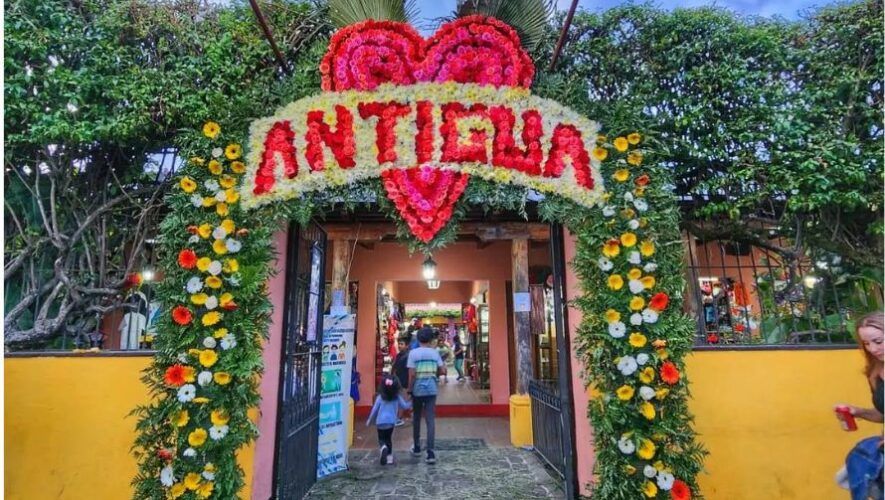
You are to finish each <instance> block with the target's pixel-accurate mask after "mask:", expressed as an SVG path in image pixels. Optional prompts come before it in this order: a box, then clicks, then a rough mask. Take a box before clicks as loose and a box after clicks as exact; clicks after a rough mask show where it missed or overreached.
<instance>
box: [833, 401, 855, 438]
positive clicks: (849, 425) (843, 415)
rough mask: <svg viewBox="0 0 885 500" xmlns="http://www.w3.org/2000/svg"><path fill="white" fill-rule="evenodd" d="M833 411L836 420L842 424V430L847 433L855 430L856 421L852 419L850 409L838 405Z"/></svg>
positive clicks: (852, 415)
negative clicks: (834, 411)
mask: <svg viewBox="0 0 885 500" xmlns="http://www.w3.org/2000/svg"><path fill="white" fill-rule="evenodd" d="M835 410H836V418H838V419H839V422H840V423H841V424H842V430H844V431H848V432H851V431H856V430H857V421H856V420H855V419H854V414H853V413H852V412H851V407H849V406H846V405H838V406H836V408H835Z"/></svg>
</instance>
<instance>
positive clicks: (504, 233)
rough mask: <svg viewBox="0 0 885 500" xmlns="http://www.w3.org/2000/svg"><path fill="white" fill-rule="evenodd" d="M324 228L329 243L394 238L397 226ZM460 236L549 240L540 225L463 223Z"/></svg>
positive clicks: (337, 225) (335, 225)
mask: <svg viewBox="0 0 885 500" xmlns="http://www.w3.org/2000/svg"><path fill="white" fill-rule="evenodd" d="M323 229H325V230H326V235H327V238H328V239H329V241H337V240H350V241H353V240H358V241H381V240H383V239H384V238H389V237H393V236H396V225H394V224H393V223H390V222H374V223H363V224H351V223H337V222H336V223H330V224H324V225H323ZM458 234H459V235H461V236H476V237H477V238H478V239H479V240H480V241H483V242H488V241H501V240H512V239H516V238H523V239H530V240H537V241H548V240H550V226H548V225H547V224H543V223H540V222H465V223H463V224H461V225H460V227H459V228H458Z"/></svg>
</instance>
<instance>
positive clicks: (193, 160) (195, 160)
mask: <svg viewBox="0 0 885 500" xmlns="http://www.w3.org/2000/svg"><path fill="white" fill-rule="evenodd" d="M190 162H191V163H193V164H194V165H202V164H204V163H206V160H204V159H202V158H200V157H199V156H191V157H190Z"/></svg>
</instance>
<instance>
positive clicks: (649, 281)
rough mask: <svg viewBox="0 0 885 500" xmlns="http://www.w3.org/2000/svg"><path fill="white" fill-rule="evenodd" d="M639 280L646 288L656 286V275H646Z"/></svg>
mask: <svg viewBox="0 0 885 500" xmlns="http://www.w3.org/2000/svg"><path fill="white" fill-rule="evenodd" d="M639 281H641V282H642V286H644V287H645V288H646V289H650V288H654V286H655V277H654V276H646V277H644V278H642V279H641V280H639Z"/></svg>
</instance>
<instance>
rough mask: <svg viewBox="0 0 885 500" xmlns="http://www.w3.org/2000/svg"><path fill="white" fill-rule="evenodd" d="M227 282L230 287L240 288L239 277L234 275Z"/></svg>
mask: <svg viewBox="0 0 885 500" xmlns="http://www.w3.org/2000/svg"><path fill="white" fill-rule="evenodd" d="M227 282H228V283H230V286H233V287H237V286H240V276H239V275H238V274H234V275H233V276H231V277H230V278H228V279H227Z"/></svg>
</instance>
